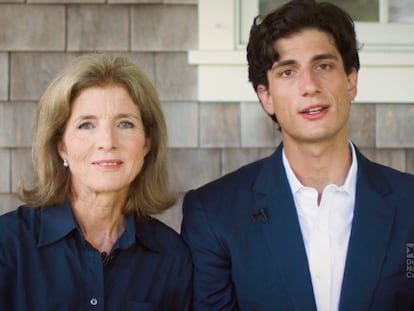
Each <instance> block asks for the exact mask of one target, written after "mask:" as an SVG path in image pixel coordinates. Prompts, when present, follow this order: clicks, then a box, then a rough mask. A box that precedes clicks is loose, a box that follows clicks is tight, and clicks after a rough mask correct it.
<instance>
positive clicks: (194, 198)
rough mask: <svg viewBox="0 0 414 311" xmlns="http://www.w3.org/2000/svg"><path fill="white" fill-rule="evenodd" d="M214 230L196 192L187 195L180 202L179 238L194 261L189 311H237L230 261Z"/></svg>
mask: <svg viewBox="0 0 414 311" xmlns="http://www.w3.org/2000/svg"><path fill="white" fill-rule="evenodd" d="M213 227H214V224H212V223H211V222H210V220H209V219H208V215H207V213H206V210H205V209H204V208H203V203H202V202H201V200H200V198H199V196H198V195H197V192H196V191H190V192H188V193H187V194H186V196H185V198H184V202H183V223H182V228H181V234H182V236H183V238H184V240H185V241H186V243H187V244H188V246H189V247H190V249H191V254H192V258H193V269H194V270H193V301H192V309H193V310H195V311H199V310H200V311H201V310H209V311H210V310H238V306H237V300H236V295H235V289H234V285H233V282H232V277H231V258H230V255H229V254H228V251H227V250H226V249H225V248H224V247H223V245H222V243H221V242H220V237H219V236H217V233H215V232H214V229H213Z"/></svg>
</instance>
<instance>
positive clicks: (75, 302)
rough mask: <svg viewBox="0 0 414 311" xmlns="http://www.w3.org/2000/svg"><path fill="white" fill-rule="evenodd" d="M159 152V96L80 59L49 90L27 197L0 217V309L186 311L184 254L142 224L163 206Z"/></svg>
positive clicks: (111, 68)
mask: <svg viewBox="0 0 414 311" xmlns="http://www.w3.org/2000/svg"><path fill="white" fill-rule="evenodd" d="M166 144H167V135H166V126H165V121H164V117H163V113H162V110H161V107H160V103H159V99H158V96H157V93H156V91H155V89H154V87H153V86H152V84H151V83H150V82H149V81H148V79H147V78H146V77H145V76H144V74H143V73H142V72H141V71H140V70H139V69H138V68H137V66H135V65H134V64H133V63H131V62H130V61H129V60H127V59H126V58H123V57H115V56H111V55H105V54H101V55H99V54H95V55H84V56H81V57H79V58H78V59H77V60H76V61H75V62H74V63H73V64H72V65H71V66H70V67H68V69H67V70H66V71H65V72H63V73H62V74H61V75H60V76H59V77H58V78H57V79H56V80H54V81H53V82H52V84H51V85H50V86H49V87H48V89H47V90H46V92H45V94H44V95H43V96H42V98H41V99H40V103H39V106H38V110H37V115H36V123H35V140H34V146H33V162H34V169H35V182H34V185H33V187H32V188H30V189H28V188H24V187H23V186H22V185H20V187H19V192H18V194H19V196H20V199H21V200H22V201H24V202H25V203H26V205H25V206H21V207H19V208H18V209H17V210H16V211H13V212H11V213H8V214H6V215H3V216H1V217H0V309H1V310H30V311H34V310H39V311H40V310H42V311H44V310H60V311H62V310H114V311H115V310H116V311H119V310H128V311H130V310H186V309H187V308H188V304H189V300H190V299H191V284H190V283H191V266H192V264H191V260H190V255H189V251H188V249H187V248H186V246H185V244H184V243H183V242H182V240H181V239H180V237H179V236H178V235H177V234H176V233H175V232H174V231H173V230H172V229H170V228H168V227H167V226H166V225H164V224H162V223H160V222H159V221H157V220H155V219H153V218H151V217H149V215H151V214H154V213H158V212H160V211H162V210H165V209H166V208H167V207H168V206H170V205H171V204H172V203H173V200H172V198H171V197H170V195H169V193H168V191H167V171H166V151H167V147H166ZM29 206H30V207H29Z"/></svg>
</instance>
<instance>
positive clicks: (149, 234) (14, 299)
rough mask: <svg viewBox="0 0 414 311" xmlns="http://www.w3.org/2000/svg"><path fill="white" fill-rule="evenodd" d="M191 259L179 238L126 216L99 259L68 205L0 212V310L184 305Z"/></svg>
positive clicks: (153, 222)
mask: <svg viewBox="0 0 414 311" xmlns="http://www.w3.org/2000/svg"><path fill="white" fill-rule="evenodd" d="M191 271H192V263H191V258H190V253H189V250H188V249H187V247H186V245H185V244H184V242H182V240H181V238H180V236H179V235H178V234H176V233H175V232H174V231H173V230H172V229H170V228H169V227H167V226H166V225H164V224H162V223H161V222H159V221H158V220H156V219H153V218H144V219H141V218H137V217H135V216H134V215H130V216H128V217H127V225H126V230H125V232H124V233H123V235H122V236H121V237H120V238H119V240H118V241H117V242H116V244H115V245H114V247H113V249H112V251H111V253H110V254H109V255H108V257H107V258H106V260H105V261H103V260H102V259H101V254H100V253H99V251H98V250H96V249H95V248H93V247H92V246H91V245H90V244H89V243H88V242H87V241H86V240H85V239H84V237H83V235H82V233H81V231H80V229H79V226H78V225H77V222H76V220H75V218H74V216H73V214H72V209H71V206H70V204H69V203H66V204H63V205H59V206H54V207H47V208H27V207H24V206H21V207H19V208H18V209H17V210H15V211H13V212H10V213H8V214H5V215H2V216H0V310H8V311H14V310H16V311H17V310H19V311H29V310H30V311H37V310H38V311H46V310H59V311H66V310H67V311H69V310H70V311H75V310H76V311H81V310H106V311H111V310H113V311H121V310H127V311H133V310H187V309H188V308H189V304H190V300H191V274H192V272H191Z"/></svg>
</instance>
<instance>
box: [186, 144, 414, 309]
mask: <svg viewBox="0 0 414 311" xmlns="http://www.w3.org/2000/svg"><path fill="white" fill-rule="evenodd" d="M357 158H358V174H357V188H356V199H355V210H354V218H353V221H352V229H351V236H350V241H349V246H348V253H347V258H346V265H345V272H344V278H343V283H342V290H341V298H340V304H339V310H350V311H351V310H352V311H358V310H364V311H365V310H374V311H376V310H387V311H388V310H414V258H413V259H412V261H411V260H410V259H411V257H414V249H413V248H414V176H413V175H410V174H406V173H402V172H398V171H396V170H393V169H391V168H388V167H385V166H382V165H379V164H376V163H373V162H371V161H369V160H368V159H366V158H365V157H364V156H363V155H362V154H361V153H360V152H359V151H358V150H357ZM183 212H184V219H183V225H182V234H183V236H184V239H185V240H186V242H187V243H188V245H189V246H190V248H191V251H192V256H193V263H194V293H193V308H194V309H195V310H289V311H291V310H307V311H308V310H316V304H315V300H314V294H313V289H312V282H311V277H310V272H309V267H308V261H307V257H306V251H305V247H304V243H303V239H302V234H301V229H300V225H299V220H298V217H297V213H296V209H295V205H294V201H293V196H292V193H291V190H290V186H289V182H288V180H287V177H286V174H285V170H284V167H283V164H282V146H279V148H278V149H277V150H276V152H275V153H274V154H273V155H271V156H270V157H268V158H266V159H263V160H259V161H257V162H254V163H251V164H249V165H246V166H244V167H242V168H240V169H239V170H237V171H235V172H233V173H230V174H228V175H226V176H224V177H222V178H220V179H218V180H216V181H214V182H211V183H209V184H207V185H205V186H203V187H201V188H199V189H197V190H192V191H189V192H188V193H187V194H186V196H185V199H184V204H183Z"/></svg>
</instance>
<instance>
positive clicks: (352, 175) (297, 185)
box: [282, 142, 358, 196]
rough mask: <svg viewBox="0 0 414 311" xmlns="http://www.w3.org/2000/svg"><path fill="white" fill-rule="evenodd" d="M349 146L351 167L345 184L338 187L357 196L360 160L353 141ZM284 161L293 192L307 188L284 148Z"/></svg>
mask: <svg viewBox="0 0 414 311" xmlns="http://www.w3.org/2000/svg"><path fill="white" fill-rule="evenodd" d="M349 148H350V149H351V154H352V163H351V167H350V168H349V171H348V174H347V176H346V179H345V182H344V184H343V185H341V186H339V187H338V189H340V190H342V191H345V192H347V193H349V194H350V195H352V196H355V188H356V177H357V169H358V160H357V157H356V152H355V147H354V145H353V144H352V143H351V142H349ZM282 161H283V165H284V167H285V171H286V175H287V178H288V181H289V184H290V188H291V189H292V193H293V194H295V193H296V192H298V191H299V190H300V189H302V188H305V186H304V185H302V183H301V182H300V181H299V179H298V178H297V177H296V175H295V173H294V172H293V170H292V167H291V166H290V164H289V161H288V159H287V157H286V154H285V150H284V149H283V150H282Z"/></svg>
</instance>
